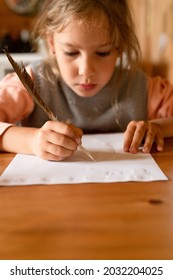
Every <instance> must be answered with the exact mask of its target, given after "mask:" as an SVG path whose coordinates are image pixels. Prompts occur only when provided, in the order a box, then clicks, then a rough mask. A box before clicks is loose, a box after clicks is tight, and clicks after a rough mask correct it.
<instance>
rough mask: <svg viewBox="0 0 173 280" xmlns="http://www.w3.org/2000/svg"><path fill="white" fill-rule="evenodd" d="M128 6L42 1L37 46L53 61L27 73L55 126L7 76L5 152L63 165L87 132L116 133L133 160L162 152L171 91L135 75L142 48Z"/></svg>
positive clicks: (2, 114)
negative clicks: (43, 44) (40, 42)
mask: <svg viewBox="0 0 173 280" xmlns="http://www.w3.org/2000/svg"><path fill="white" fill-rule="evenodd" d="M127 2H128V1H126V0H121V1H119V0H106V1H105V0H98V1H96V0H83V1H81V0H46V1H45V4H44V7H43V9H42V10H41V12H40V14H39V16H38V18H37V21H36V23H35V29H34V32H33V38H34V40H37V39H40V38H41V39H43V40H44V41H45V42H46V44H47V47H48V51H49V56H48V58H47V59H46V60H43V61H38V63H34V64H31V65H28V67H27V71H28V73H29V74H30V75H31V77H32V78H33V80H34V83H35V87H36V89H37V90H38V92H39V94H40V95H41V96H42V98H43V99H44V100H45V102H46V103H47V104H48V106H49V107H50V108H51V109H52V111H53V112H54V114H55V115H56V116H57V119H58V121H49V120H48V119H47V117H46V115H45V114H44V112H42V111H41V109H40V108H39V107H38V106H37V105H36V104H34V101H33V100H32V98H31V97H30V96H29V95H28V93H27V92H26V90H25V89H24V87H23V86H22V84H21V83H20V81H19V79H18V78H17V76H16V74H14V73H13V74H8V75H7V76H6V77H4V79H3V80H2V81H1V83H0V120H1V126H0V134H1V136H0V150H2V151H9V152H19V153H29V154H35V155H37V156H39V157H42V158H44V159H48V160H63V159H64V158H67V157H69V156H71V154H72V153H73V152H74V151H75V150H76V149H77V146H78V145H79V144H80V143H81V138H82V134H83V132H85V133H94V132H102V133H103V132H118V131H119V132H120V131H125V139H124V150H125V151H127V152H131V153H136V152H137V151H138V148H139V146H140V145H141V143H142V142H143V143H144V144H143V152H146V153H148V152H150V150H151V147H152V145H153V142H156V146H157V150H158V151H162V150H163V146H164V137H171V136H173V129H172V131H171V127H173V118H169V119H167V117H171V116H173V86H172V85H171V84H170V83H169V82H168V81H167V80H163V79H161V78H160V77H157V78H149V77H147V75H146V74H144V73H143V72H142V71H140V70H139V69H137V64H138V60H139V53H140V51H139V44H138V40H137V38H136V35H135V33H134V26H133V22H132V18H131V14H130V10H129V7H128V3H127ZM124 57H125V60H124V59H123V58H124ZM163 117H164V119H161V118H163ZM67 120H68V123H69V121H70V123H71V125H69V124H68V123H67V122H66V121H67ZM18 121H21V123H22V126H16V125H15V123H17V122H18ZM72 124H73V125H72Z"/></svg>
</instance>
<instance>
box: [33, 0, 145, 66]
mask: <svg viewBox="0 0 173 280" xmlns="http://www.w3.org/2000/svg"><path fill="white" fill-rule="evenodd" d="M102 15H103V16H106V18H107V20H108V25H109V30H110V36H111V40H112V43H113V44H114V45H115V46H118V49H119V54H120V66H121V67H120V68H122V67H123V54H125V56H126V59H127V65H126V66H128V68H130V69H131V70H134V69H136V66H137V64H138V62H139V57H140V47H139V43H138V39H137V37H136V34H135V31H134V30H135V28H134V24H133V20H132V15H131V12H130V8H129V5H128V0H45V3H44V5H43V8H42V9H41V11H40V13H39V14H38V17H37V19H36V22H35V23H34V29H33V34H32V35H33V36H32V37H33V39H34V41H35V40H38V39H39V38H41V39H43V40H45V41H46V36H47V34H48V33H51V32H55V31H56V32H57V31H62V30H63V28H64V27H65V26H66V25H68V23H69V22H70V20H72V18H74V17H75V18H81V19H85V18H86V19H90V18H94V17H95V16H100V17H101V16H102ZM100 20H101V18H100ZM50 61H53V60H52V59H50ZM54 63H55V62H54ZM54 65H55V64H54Z"/></svg>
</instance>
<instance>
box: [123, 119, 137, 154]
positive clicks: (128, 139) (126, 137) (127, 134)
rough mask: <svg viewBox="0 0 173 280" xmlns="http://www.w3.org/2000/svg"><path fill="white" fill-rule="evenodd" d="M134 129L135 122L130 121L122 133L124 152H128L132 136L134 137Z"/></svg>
mask: <svg viewBox="0 0 173 280" xmlns="http://www.w3.org/2000/svg"><path fill="white" fill-rule="evenodd" d="M135 130H136V122H135V121H131V122H130V123H129V124H128V126H127V129H126V131H125V133H124V147H123V149H124V151H125V152H129V149H130V146H131V143H132V140H133V137H134V133H135Z"/></svg>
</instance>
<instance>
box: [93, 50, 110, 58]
mask: <svg viewBox="0 0 173 280" xmlns="http://www.w3.org/2000/svg"><path fill="white" fill-rule="evenodd" d="M96 54H97V55H98V56H101V57H105V56H108V55H110V54H111V52H110V51H108V52H96Z"/></svg>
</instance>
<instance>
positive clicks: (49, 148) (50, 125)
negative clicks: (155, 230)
mask: <svg viewBox="0 0 173 280" xmlns="http://www.w3.org/2000/svg"><path fill="white" fill-rule="evenodd" d="M81 137H82V131H81V130H80V129H79V128H76V127H74V126H72V125H68V124H65V123H62V122H58V121H48V122H46V123H45V124H44V125H43V126H42V127H41V128H28V127H17V126H10V127H8V128H7V129H6V130H5V132H4V133H3V134H2V135H1V136H0V150H1V151H7V152H14V153H25V154H33V155H37V156H38V157H41V158H43V159H47V160H56V161H59V160H63V159H65V158H66V157H69V156H71V155H72V153H73V152H74V151H75V150H76V149H77V146H78V145H79V144H81Z"/></svg>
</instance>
